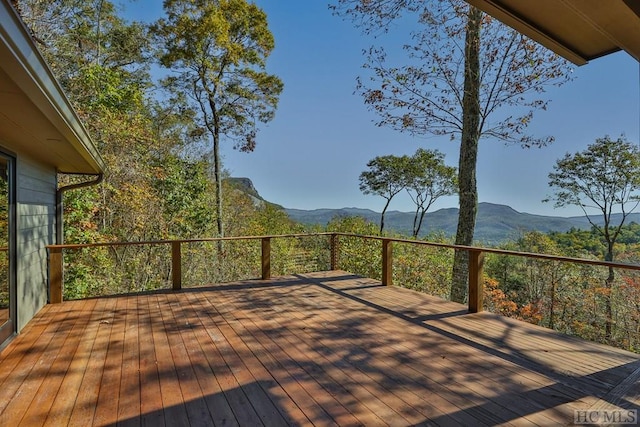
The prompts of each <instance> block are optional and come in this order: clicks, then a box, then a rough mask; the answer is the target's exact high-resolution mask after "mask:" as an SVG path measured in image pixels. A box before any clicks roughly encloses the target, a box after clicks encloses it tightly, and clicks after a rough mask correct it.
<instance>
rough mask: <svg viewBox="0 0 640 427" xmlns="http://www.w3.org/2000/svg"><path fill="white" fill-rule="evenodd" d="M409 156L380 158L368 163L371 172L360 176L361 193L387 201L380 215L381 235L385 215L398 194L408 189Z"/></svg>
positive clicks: (367, 171) (365, 172)
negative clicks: (406, 179)
mask: <svg viewBox="0 0 640 427" xmlns="http://www.w3.org/2000/svg"><path fill="white" fill-rule="evenodd" d="M408 161H409V158H408V156H402V157H398V156H378V157H375V158H374V159H372V160H370V161H369V163H367V167H368V168H369V170H366V171H364V172H362V173H361V174H360V191H362V193H364V194H374V195H376V196H380V197H382V198H384V199H385V200H386V203H385V204H384V208H382V213H381V214H380V235H382V231H383V230H384V215H385V213H386V212H387V208H388V207H389V204H390V203H391V199H393V198H394V197H395V196H396V195H397V194H398V193H400V192H401V191H402V190H404V189H405V188H406V184H405V171H406V170H407V166H406V165H407V162H408Z"/></svg>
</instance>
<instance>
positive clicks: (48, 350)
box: [0, 301, 86, 425]
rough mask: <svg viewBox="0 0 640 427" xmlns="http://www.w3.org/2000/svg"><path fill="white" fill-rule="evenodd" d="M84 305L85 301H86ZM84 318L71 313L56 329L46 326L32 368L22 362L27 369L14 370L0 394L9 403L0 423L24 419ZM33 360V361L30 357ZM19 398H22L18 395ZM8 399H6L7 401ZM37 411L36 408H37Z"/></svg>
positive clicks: (4, 409) (27, 356)
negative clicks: (69, 337)
mask: <svg viewBox="0 0 640 427" xmlns="http://www.w3.org/2000/svg"><path fill="white" fill-rule="evenodd" d="M81 304H82V306H85V305H86V303H85V302H84V301H83V302H82V303H81ZM81 321H82V319H81V317H79V316H70V318H69V319H68V321H67V322H61V323H59V324H58V327H56V328H47V329H46V330H45V332H44V333H43V334H42V335H41V336H40V338H42V339H43V340H44V341H45V342H46V346H44V342H43V343H42V344H41V345H43V347H42V350H41V351H39V352H35V353H34V356H36V357H37V360H33V362H32V364H31V369H29V366H28V365H24V364H22V363H21V365H22V366H23V367H24V369H20V370H19V371H20V372H15V371H14V372H13V374H14V375H15V376H14V375H12V376H10V377H9V378H8V379H7V380H6V381H5V382H4V383H3V384H2V392H3V393H2V394H0V401H2V402H6V407H4V408H3V409H2V414H1V415H0V425H5V424H4V421H5V418H7V419H11V420H14V422H15V425H18V424H19V423H20V421H21V420H22V418H23V416H24V414H25V413H26V412H27V411H28V410H29V406H30V405H31V404H32V402H34V400H36V397H37V392H38V390H39V388H40V385H41V384H42V382H43V381H45V379H47V377H48V374H49V372H50V369H51V366H52V365H53V364H54V362H55V361H56V358H57V356H58V355H59V354H60V353H61V352H62V351H63V344H64V343H65V341H66V339H67V337H68V335H69V334H70V333H71V331H73V329H74V327H75V325H76V324H77V323H78V322H81ZM29 356H30V354H27V355H26V356H25V357H24V358H23V360H22V362H24V359H26V358H29V359H30V357H29ZM30 361H31V360H30ZM12 391H13V392H14V393H15V394H14V396H13V397H9V396H7V397H5V396H4V393H5V392H6V393H11V392H12ZM16 397H19V398H16ZM5 399H6V400H5ZM34 410H36V411H37V408H34Z"/></svg>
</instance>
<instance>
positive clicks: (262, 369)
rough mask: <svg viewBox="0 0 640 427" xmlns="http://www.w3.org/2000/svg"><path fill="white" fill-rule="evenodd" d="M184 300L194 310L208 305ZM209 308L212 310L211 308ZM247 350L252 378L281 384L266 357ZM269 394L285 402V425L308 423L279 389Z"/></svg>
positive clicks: (275, 388)
mask: <svg viewBox="0 0 640 427" xmlns="http://www.w3.org/2000/svg"><path fill="white" fill-rule="evenodd" d="M185 298H186V301H185V302H187V303H189V304H190V305H191V306H192V307H194V308H198V307H204V306H205V305H208V304H207V302H208V300H207V299H206V298H201V299H200V300H195V301H194V300H193V299H191V298H188V296H185ZM210 308H211V309H212V310H213V308H212V307H210ZM245 345H246V342H245ZM249 348H250V349H251V350H250V351H251V352H252V353H253V355H254V356H255V357H252V358H251V359H252V361H253V363H252V364H251V370H252V371H253V372H254V378H255V377H256V376H258V377H262V378H264V377H272V378H273V380H275V381H276V383H277V384H278V385H280V384H281V382H280V381H279V380H278V379H277V378H276V377H277V376H278V372H276V370H275V369H274V370H271V369H268V368H267V367H266V365H265V363H267V364H268V361H267V360H265V359H267V356H266V355H265V354H264V353H261V352H260V351H259V348H257V347H256V346H249V347H247V350H248V349H249ZM261 356H262V357H261ZM244 362H245V364H246V363H247V358H244ZM276 383H273V384H274V385H275V384H276ZM270 392H273V393H274V394H275V396H276V397H278V398H279V399H280V402H282V401H286V403H287V404H286V411H284V413H282V412H281V415H282V416H283V418H284V419H285V421H286V422H287V423H289V424H304V423H308V422H309V420H308V418H307V416H306V415H305V413H304V412H303V411H302V410H301V409H300V408H299V407H298V406H297V403H296V402H295V401H294V400H293V399H292V397H291V396H290V395H288V394H286V393H285V392H284V390H282V389H281V388H280V387H272V389H271V390H270Z"/></svg>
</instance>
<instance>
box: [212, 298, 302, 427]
mask: <svg viewBox="0 0 640 427" xmlns="http://www.w3.org/2000/svg"><path fill="white" fill-rule="evenodd" d="M220 304H224V302H223V301H222V300H219V301H216V305H220ZM214 309H216V311H217V308H214ZM218 313H219V312H218ZM228 322H229V320H228V319H226V318H224V317H222V318H221V321H220V322H219V323H218V324H217V327H218V329H219V331H220V333H221V335H222V336H223V337H225V339H226V341H227V343H228V345H227V346H223V347H222V348H221V354H222V357H223V358H224V360H225V361H226V362H227V365H228V366H229V367H230V368H231V371H232V372H233V375H234V376H235V377H236V380H237V382H238V384H240V387H241V388H242V389H243V391H244V392H245V393H246V395H247V396H248V397H249V401H250V402H251V405H252V406H253V408H254V410H255V412H256V414H258V416H259V417H260V418H261V420H262V422H263V423H265V424H266V425H274V426H277V425H283V426H284V425H287V418H288V413H286V411H282V412H281V411H280V410H279V408H280V407H281V406H282V407H289V408H290V409H292V410H293V411H294V412H297V411H298V408H297V406H295V405H293V407H292V406H291V401H290V399H289V398H288V396H286V395H282V394H280V395H279V396H277V395H272V393H274V392H275V393H278V388H277V387H275V386H276V384H277V383H276V382H275V380H274V379H273V377H272V376H271V375H270V374H269V372H268V371H267V370H266V369H264V368H263V366H262V364H261V363H260V361H259V360H257V359H256V358H255V356H254V354H253V353H252V352H251V349H249V348H248V347H247V346H246V344H245V343H244V342H243V341H242V338H241V337H239V336H238V335H237V334H236V333H235V331H234V330H233V328H232V327H231V325H230V324H229V323H228ZM278 394H279V393H278ZM274 399H275V400H276V401H275V402H274ZM283 412H285V413H284V414H283ZM290 421H291V422H293V420H290Z"/></svg>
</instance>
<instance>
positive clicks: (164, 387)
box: [149, 294, 190, 427]
mask: <svg viewBox="0 0 640 427" xmlns="http://www.w3.org/2000/svg"><path fill="white" fill-rule="evenodd" d="M165 298H166V296H165V295H164V294H156V295H152V296H150V304H149V307H150V310H151V313H150V314H151V318H152V319H154V320H153V321H152V336H153V343H154V345H155V349H156V361H157V364H158V377H159V379H160V393H161V396H162V407H161V408H158V409H159V410H160V411H162V413H163V417H164V419H165V424H166V425H167V426H176V427H180V426H189V425H190V423H189V416H188V414H187V409H186V407H185V405H184V399H183V397H182V390H181V387H180V377H179V376H178V373H177V371H176V368H175V363H174V360H173V355H172V353H171V347H170V344H169V338H168V334H170V333H171V332H170V331H171V328H172V325H171V324H170V323H168V322H167V323H165V321H164V316H163V315H162V311H163V310H164V309H165V307H164V301H165Z"/></svg>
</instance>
